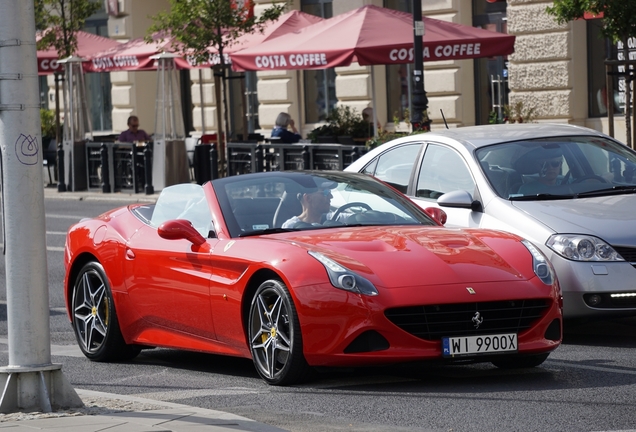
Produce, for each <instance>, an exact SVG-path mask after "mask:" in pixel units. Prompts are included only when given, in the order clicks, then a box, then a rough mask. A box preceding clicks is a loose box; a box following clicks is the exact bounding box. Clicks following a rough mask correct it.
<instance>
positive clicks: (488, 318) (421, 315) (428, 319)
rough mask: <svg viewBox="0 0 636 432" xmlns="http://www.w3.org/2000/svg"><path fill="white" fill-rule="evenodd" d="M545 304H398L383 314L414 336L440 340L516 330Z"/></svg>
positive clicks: (546, 303)
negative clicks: (476, 324) (477, 324)
mask: <svg viewBox="0 0 636 432" xmlns="http://www.w3.org/2000/svg"><path fill="white" fill-rule="evenodd" d="M548 306H549V300H545V299H533V300H506V301H496V302H477V303H460V304H441V305H427V306H409V307H400V308H393V309H387V310H386V311H385V312H384V314H385V315H386V317H387V318H388V319H389V320H390V321H391V322H392V323H393V324H395V325H396V326H398V327H399V328H401V329H402V330H404V331H406V332H408V333H410V334H412V335H413V336H416V337H418V338H420V339H426V340H439V339H441V338H442V337H452V336H471V335H474V334H489V333H491V334H492V333H519V332H522V331H524V330H526V329H528V328H530V327H531V326H532V324H533V323H534V322H535V321H536V320H538V319H539V318H541V316H542V315H543V312H544V311H545V310H546V309H547V308H548ZM477 312H479V318H483V321H482V322H481V324H480V325H479V327H477V328H476V327H475V322H474V321H473V318H476V316H477V315H476V313H477ZM475 321H477V319H476V320H475Z"/></svg>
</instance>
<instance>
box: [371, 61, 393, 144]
mask: <svg viewBox="0 0 636 432" xmlns="http://www.w3.org/2000/svg"><path fill="white" fill-rule="evenodd" d="M369 67H370V68H371V103H372V104H373V136H374V138H377V137H378V110H377V109H376V107H377V106H378V105H377V104H376V103H375V73H374V72H375V68H374V67H373V65H371V66H369ZM396 126H397V125H396Z"/></svg>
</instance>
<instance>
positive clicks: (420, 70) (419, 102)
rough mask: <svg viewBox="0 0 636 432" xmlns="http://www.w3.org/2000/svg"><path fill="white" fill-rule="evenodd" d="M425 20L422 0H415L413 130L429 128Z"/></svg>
mask: <svg viewBox="0 0 636 432" xmlns="http://www.w3.org/2000/svg"><path fill="white" fill-rule="evenodd" d="M423 36H424V21H422V0H413V51H415V56H414V63H415V64H414V67H413V87H412V92H413V94H412V100H413V110H412V111H411V124H412V125H413V130H414V131H415V130H422V129H428V127H429V124H428V122H424V113H425V112H426V110H427V109H428V98H427V97H426V91H424V56H423V51H422V50H423V42H422V38H423Z"/></svg>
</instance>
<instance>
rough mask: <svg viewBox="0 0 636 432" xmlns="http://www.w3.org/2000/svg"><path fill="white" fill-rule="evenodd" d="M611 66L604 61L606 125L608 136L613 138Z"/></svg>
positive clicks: (612, 81)
mask: <svg viewBox="0 0 636 432" xmlns="http://www.w3.org/2000/svg"><path fill="white" fill-rule="evenodd" d="M612 69H613V66H612V65H610V64H607V63H605V89H606V90H607V91H606V93H607V125H608V127H609V136H611V137H612V138H614V77H613V76H612V75H613V74H612Z"/></svg>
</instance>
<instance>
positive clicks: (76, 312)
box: [72, 262, 141, 361]
mask: <svg viewBox="0 0 636 432" xmlns="http://www.w3.org/2000/svg"><path fill="white" fill-rule="evenodd" d="M72 305H73V330H75V337H76V338H77V343H78V344H79V347H80V349H81V350H82V352H83V353H84V355H85V356H86V357H88V358H89V359H91V360H93V361H112V360H130V359H132V358H134V357H136V356H137V355H138V354H139V352H140V351H141V348H140V347H138V346H136V345H128V344H126V342H125V341H124V338H123V336H122V334H121V331H120V329H119V322H118V321H117V314H116V313H115V304H114V303H113V295H112V292H111V290H110V285H109V283H108V278H107V277H106V273H105V272H104V268H103V267H102V265H101V264H99V263H97V262H89V263H87V264H86V265H85V266H84V267H82V270H80V272H79V274H78V275H77V278H76V279H75V284H74V285H73V304H72Z"/></svg>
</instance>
